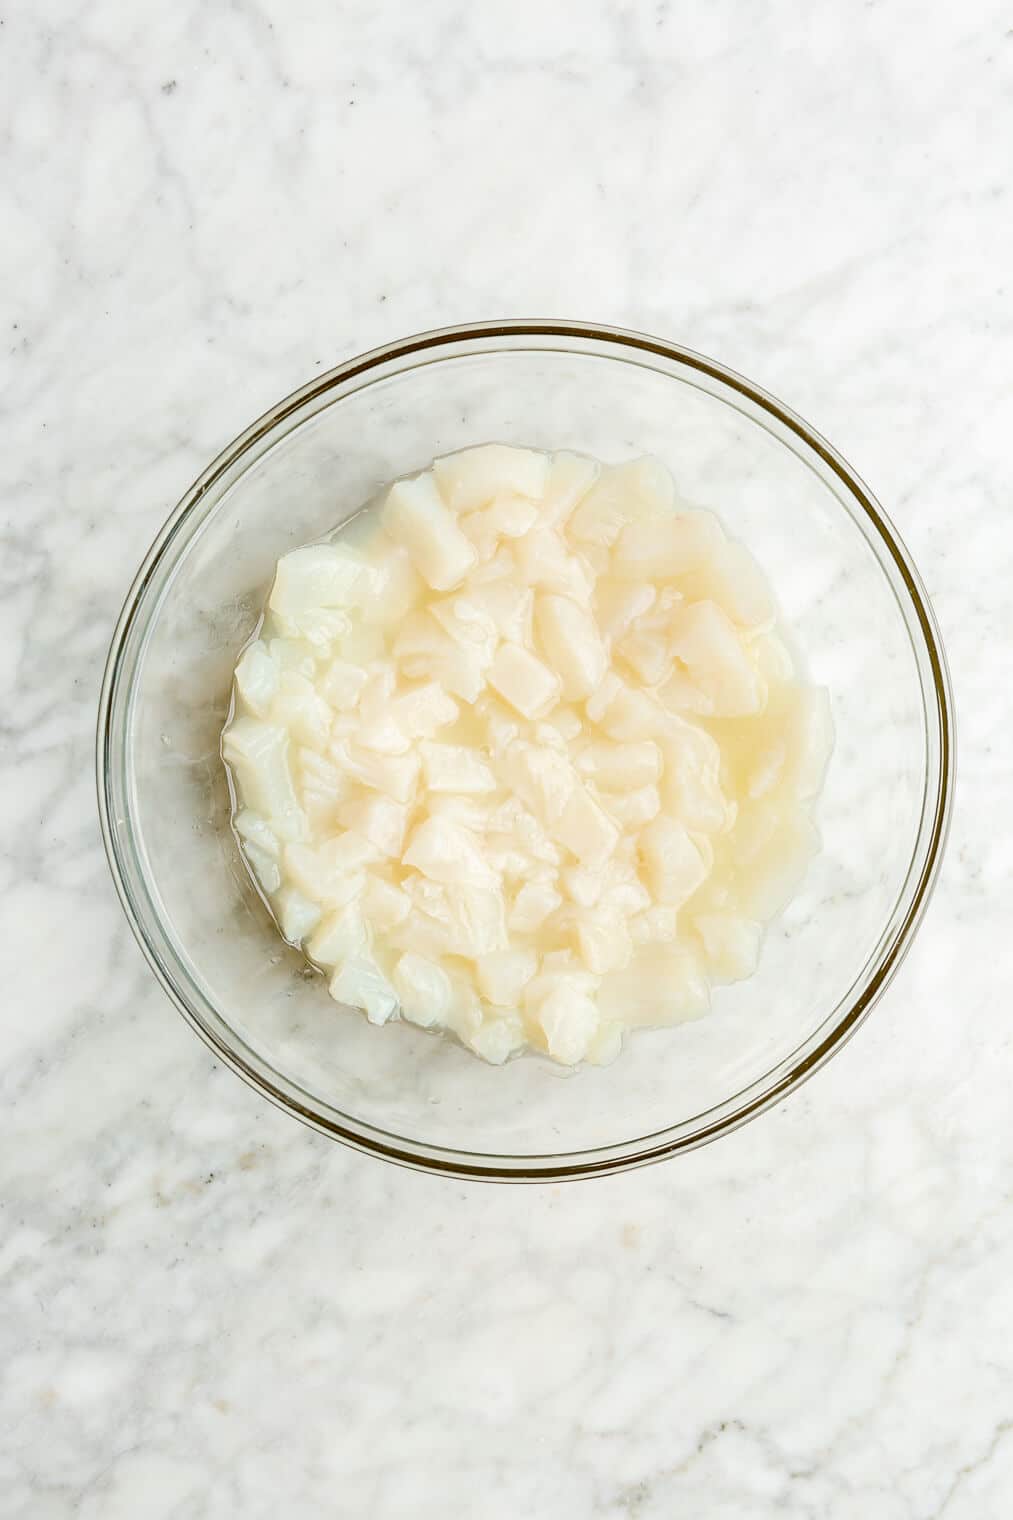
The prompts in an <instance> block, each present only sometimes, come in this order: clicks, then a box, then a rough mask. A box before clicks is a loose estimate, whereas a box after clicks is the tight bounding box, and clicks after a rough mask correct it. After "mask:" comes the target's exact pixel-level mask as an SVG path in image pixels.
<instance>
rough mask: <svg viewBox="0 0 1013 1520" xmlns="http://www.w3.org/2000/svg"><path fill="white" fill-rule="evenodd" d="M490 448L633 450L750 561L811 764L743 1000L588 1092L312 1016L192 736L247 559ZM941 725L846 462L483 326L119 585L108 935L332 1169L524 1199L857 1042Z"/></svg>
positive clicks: (735, 388)
mask: <svg viewBox="0 0 1013 1520" xmlns="http://www.w3.org/2000/svg"><path fill="white" fill-rule="evenodd" d="M491 440H498V441H501V442H505V443H518V444H527V445H531V446H533V447H535V448H540V449H557V448H570V449H575V450H577V451H579V452H582V453H588V454H593V455H596V456H597V457H599V458H601V459H604V460H606V461H608V460H618V459H623V458H628V457H629V456H631V455H635V454H642V453H652V454H657V455H659V456H660V457H661V458H662V459H664V460H665V461H666V462H667V464H668V465H669V466H670V468H671V469H672V471H673V473H674V475H675V477H676V481H677V483H678V486H679V488H680V492H681V495H682V496H683V498H685V499H688V500H689V501H691V502H693V503H695V504H696V505H699V506H707V507H713V508H714V509H715V510H716V511H717V512H718V513H719V514H720V516H721V517H722V519H723V520H724V522H725V525H726V527H727V528H728V530H729V531H730V532H731V533H732V534H733V535H735V536H736V537H739V538H741V539H742V540H743V541H744V542H745V543H746V544H747V545H748V546H749V548H750V549H751V550H752V551H753V552H754V553H755V555H756V556H757V558H758V559H759V561H760V563H761V564H762V565H763V566H764V568H765V570H766V571H767V574H768V575H769V577H770V579H771V581H772V583H773V586H774V588H775V590H776V592H777V594H778V596H779V598H780V602H781V606H782V609H783V613H784V617H785V620H786V624H787V626H788V627H789V629H790V630H791V632H792V633H793V635H794V637H795V639H796V641H797V645H798V648H799V649H800V650H801V651H802V652H803V654H804V658H805V660H806V662H807V664H808V669H809V674H810V676H811V678H812V679H813V680H814V681H816V682H819V683H822V684H825V685H826V686H828V687H829V688H830V693H831V698H832V702H833V711H834V721H835V725H836V733H837V739H836V747H835V750H834V753H833V757H832V759H831V763H830V768H829V772H828V775H827V780H826V786H825V789H824V791H823V794H822V798H821V801H820V804H819V811H818V820H819V825H820V829H821V832H822V838H823V849H822V852H821V853H820V855H819V856H818V857H817V859H816V860H815V861H814V863H813V865H812V866H811V868H810V870H809V873H808V875H807V877H806V879H805V883H804V885H803V887H802V888H801V890H800V891H799V893H798V895H797V896H796V897H795V899H794V900H793V901H792V903H791V905H790V906H789V908H788V909H787V911H786V912H785V913H784V914H783V916H782V917H781V918H780V919H779V920H777V921H776V922H775V923H774V924H773V925H772V927H771V928H770V929H769V931H768V933H767V935H766V938H765V941H764V947H763V953H762V957H761V962H760V967H759V970H758V972H757V973H756V975H755V976H753V977H752V978H751V979H750V980H749V981H746V982H742V983H740V984H738V985H736V986H732V987H728V988H723V989H721V990H719V991H717V992H716V994H715V998H714V1006H713V1009H712V1012H711V1014H710V1015H709V1016H708V1017H707V1018H705V1019H702V1020H700V1021H698V1022H696V1023H690V1024H686V1025H682V1026H679V1027H677V1028H669V1029H662V1030H658V1031H656V1032H652V1031H640V1032H638V1033H636V1034H634V1035H633V1036H632V1038H630V1039H628V1040H627V1042H626V1045H625V1047H624V1050H623V1052H622V1054H621V1056H620V1057H619V1059H618V1060H617V1061H616V1062H615V1063H614V1064H613V1065H611V1066H609V1067H605V1068H600V1069H599V1068H582V1069H579V1070H577V1071H572V1070H567V1069H563V1068H560V1067H558V1066H555V1065H553V1064H552V1063H551V1062H549V1061H547V1060H545V1059H543V1058H538V1057H531V1056H524V1057H521V1058H519V1059H516V1060H514V1061H511V1062H509V1063H508V1064H507V1065H505V1066H502V1067H492V1066H487V1065H485V1064H483V1063H482V1062H480V1061H479V1060H477V1059H476V1058H475V1057H474V1056H473V1055H471V1054H469V1053H468V1052H467V1051H465V1050H464V1049H463V1048H461V1047H460V1046H458V1045H457V1044H455V1043H453V1042H452V1041H450V1040H447V1039H441V1038H439V1037H437V1036H433V1035H431V1034H427V1033H425V1032H423V1031H422V1030H419V1029H418V1028H416V1027H415V1026H413V1025H410V1024H407V1023H397V1024H393V1025H388V1026H386V1027H384V1028H375V1027H373V1026H371V1025H370V1024H368V1023H367V1022H366V1020H365V1019H364V1018H363V1017H362V1016H361V1015H359V1014H353V1013H350V1012H346V1011H344V1010H342V1009H339V1008H337V1007H336V1006H335V1004H334V1003H333V1002H332V1001H331V1000H330V998H329V997H328V995H327V991H326V987H325V984H324V982H323V980H322V978H321V977H319V976H318V975H317V974H316V973H315V972H313V971H311V970H310V969H309V968H308V967H307V966H306V964H305V962H304V961H303V959H302V957H301V956H300V955H299V954H298V952H296V951H294V950H291V949H289V948H288V947H287V946H286V945H285V944H284V943H283V942H282V941H281V939H280V937H279V935H278V934H277V932H276V930H275V928H274V925H273V923H272V921H271V920H270V918H269V917H268V914H267V912H266V909H265V908H264V905H263V903H262V902H261V900H260V898H259V896H258V895H257V893H256V891H255V890H254V888H253V886H252V884H251V882H250V879H249V877H248V875H247V872H246V870H245V868H244V866H243V864H242V862H241V860H240V858H239V855H238V852H237V849H236V844H235V839H234V837H233V834H232V832H231V829H230V826H229V794H228V790H227V786H226V780H225V775H224V772H223V769H222V765H221V762H220V759H219V737H220V733H221V729H222V724H223V722H224V719H225V716H226V710H227V705H228V701H229V693H230V682H231V675H232V670H233V666H234V664H235V661H236V655H237V652H238V650H239V649H240V648H241V646H242V645H243V643H244V642H245V641H246V639H247V638H248V637H249V635H250V633H251V631H252V629H253V627H254V625H255V623H256V620H257V618H258V616H259V613H260V610H261V607H262V604H263V601H264V598H265V595H266V591H267V588H268V585H269V582H270V578H271V575H272V571H273V567H274V564H275V561H276V560H277V559H278V557H279V556H280V555H282V554H285V553H286V552H287V551H288V550H290V549H292V548H294V547H295V546H296V545H298V544H302V543H305V542H306V541H307V540H309V539H315V538H318V537H320V536H321V535H323V534H324V533H326V532H327V531H329V530H330V529H333V528H334V527H335V525H336V524H338V523H340V522H341V521H343V520H344V519H345V518H347V517H349V516H350V515H351V514H353V513H354V512H355V511H356V510H357V509H358V507H359V506H360V505H361V504H362V503H363V502H364V501H366V500H367V499H368V498H370V497H372V496H373V495H374V494H375V492H376V491H377V489H378V488H379V487H380V486H381V485H382V484H383V483H384V482H385V481H388V480H390V479H392V478H393V477H395V476H399V475H404V474H406V473H409V472H411V471H415V470H419V469H422V468H424V467H425V466H427V465H428V464H429V462H430V460H431V459H432V458H433V456H434V455H436V454H441V453H446V452H448V451H450V450H453V449H459V448H462V447H465V446H467V445H469V444H474V443H480V442H487V441H491ZM952 785H953V719H952V711H951V698H950V694H949V686H948V680H947V675H946V669H945V661H944V656H943V652H942V648H941V646H940V641H939V634H938V632H937V629H936V625H935V622H934V619H933V616H932V613H931V611H930V608H929V605H928V601H927V598H926V595H925V592H924V589H923V587H922V585H921V582H920V580H919V578H918V575H917V573H916V571H915V569H914V567H913V565H912V564H911V561H910V560H909V558H908V556H907V553H906V551H905V549H904V547H903V545H902V544H901V543H900V541H899V539H898V537H897V535H896V533H895V531H894V529H893V528H892V526H891V525H890V523H889V521H888V520H887V518H886V517H885V515H884V514H883V512H882V510H881V508H880V507H879V506H878V505H877V503H876V502H875V500H874V499H873V498H872V496H871V495H870V494H869V492H868V491H867V490H866V488H865V487H864V486H863V485H862V483H861V481H860V480H859V479H858V478H857V477H856V475H855V474H854V472H853V471H852V470H851V469H850V468H849V466H848V465H847V464H845V462H844V461H843V460H842V459H841V458H840V456H839V455H838V454H837V453H835V451H834V450H833V449H832V448H831V447H830V446H829V445H828V444H827V443H825V442H824V441H823V440H822V439H821V438H820V437H819V436H818V435H817V434H816V433H814V432H813V431H812V429H811V428H809V427H808V426H807V425H806V424H805V423H804V422H802V421H800V419H799V418H798V417H796V416H794V415H793V414H792V413H791V412H790V411H788V410H787V408H786V407H784V406H782V405H781V404H780V403H779V402H777V401H775V400H774V399H773V398H772V397H770V396H768V395H765V394H764V393H763V392H762V391H761V390H759V389H758V388H757V387H756V386H754V385H752V384H750V383H749V382H748V381H746V380H743V379H742V378H741V377H739V376H738V375H735V374H733V373H731V372H730V371H729V370H726V369H724V368H723V367H722V366H721V365H719V364H716V363H714V362H712V361H711V360H709V359H704V358H701V357H700V356H699V355H697V354H693V353H690V352H688V351H686V350H685V349H681V348H679V347H677V346H676V345H674V344H671V343H667V342H663V341H661V340H660V339H656V338H649V337H645V336H642V335H639V334H636V333H632V332H624V331H621V330H617V329H607V328H597V327H591V326H585V325H581V324H577V323H566V324H563V323H554V322H498V323H490V324H485V325H474V326H468V327H458V328H454V329H448V330H445V331H440V332H432V333H424V334H421V335H420V336H418V337H413V338H408V339H405V340H404V341H403V342H399V343H393V344H391V345H389V346H388V347H386V348H382V349H377V350H376V351H375V352H373V353H369V354H365V355H363V356H362V357H360V358H357V359H353V360H351V361H350V362H349V363H347V364H342V365H340V366H339V367H338V368H337V369H334V370H332V371H331V372H330V373H329V374H326V375H322V376H320V377H319V378H318V379H316V380H314V381H313V382H312V383H311V384H310V385H307V386H305V387H304V388H303V389H302V390H300V391H297V392H296V393H295V394H294V395H292V396H290V397H289V398H288V399H287V400H285V401H282V402H281V403H280V404H279V405H278V406H276V407H275V408H274V409H273V410H272V411H271V412H269V413H268V414H267V415H266V416H264V417H262V418H261V419H260V421H259V422H257V423H255V424H254V425H253V426H252V427H251V428H249V429H248V431H247V432H245V433H244V434H243V435H242V436H241V437H240V438H238V439H236V441H235V442H234V443H232V444H230V445H229V447H228V448H227V449H226V450H225V451H224V453H222V454H221V455H220V456H219V458H218V459H216V460H215V462H214V463H213V464H212V465H210V466H209V468H208V469H207V470H206V471H205V473H204V474H203V475H202V476H201V477H200V479H199V480H198V481H196V483H195V484H194V485H193V487H192V488H191V489H190V491H188V492H187V494H186V496H185V497H184V498H183V500H182V501H181V502H180V504H179V506H178V507H177V508H176V510H175V511H174V512H173V514H172V516H171V517H170V518H169V520H168V522H167V523H166V524H165V526H164V528H163V529H162V531H161V533H160V534H159V536H158V538H157V540H156V542H155V543H154V545H153V546H152V548H151V551H150V553H149V554H148V556H147V558H146V560H145V561H144V564H143V565H142V566H141V569H140V571H139V573H138V575H137V578H136V580H135V581H134V584H133V586H132V587H131V590H130V594H129V596H128V597H127V601H126V605H125V607H124V609H123V613H122V615H121V617H120V620H119V623H118V625H117V628H116V632H115V635H114V638H113V643H112V648H111V651H110V655H109V662H108V666H107V669H106V674H105V681H104V684H103V689H102V697H101V705H100V713H99V733H98V787H99V806H100V812H101V817H102V827H103V831H104V835H105V843H106V848H107V851H108V855H109V861H110V864H111V867H112V872H113V876H114V878H115V882H116V887H117V890H118V892H119V895H120V898H121V901H122V903H123V906H124V909H125V910H126V913H127V917H128V918H129V920H130V923H131V925H132V927H133V930H134V933H135V934H136V935H137V938H138V940H139V942H140V944H141V947H142V949H143V951H144V953H145V955H146V956H147V958H148V961H149V962H150V964H151V966H152V969H153V970H154V972H155V974H156V976H157V977H158V979H159V981H160V982H161V983H162V986H163V987H164V988H165V990H166V991H167V992H168V994H169V996H170V997H171V999H172V1000H173V1002H174V1003H175V1004H176V1006H177V1007H178V1008H179V1010H180V1012H181V1013H183V1014H184V1016H185V1017H186V1018H187V1019H188V1020H189V1021H190V1023H191V1024H192V1025H193V1027H194V1028H195V1029H196V1030H197V1032H198V1034H200V1035H201V1037H202V1038H203V1039H204V1040H205V1041H206V1042H207V1044H208V1045H209V1046H210V1047H211V1049H212V1050H213V1051H214V1053H215V1054H216V1056H217V1057H218V1058H219V1059H220V1060H222V1061H224V1062H226V1063H227V1064H228V1065H229V1066H231V1067H232V1068H233V1070H234V1071H237V1072H238V1073H239V1074H240V1075H241V1076H243V1077H245V1078H246V1080H247V1081H248V1082H249V1083H250V1084H251V1085H252V1086H253V1087H255V1088H257V1090H258V1091H259V1092H261V1093H263V1094H264V1095H265V1097H268V1098H270V1099H271V1100H272V1101H273V1102H275V1103H277V1104H278V1105H279V1106H280V1107H281V1108H283V1109H285V1110H286V1111H287V1112H289V1113H291V1114H294V1115H296V1116H297V1117H298V1118H300V1119H302V1120H304V1121H305V1122H306V1123H307V1124H310V1125H312V1126H313V1127H314V1128H316V1129H318V1130H320V1131H322V1132H323V1133H324V1134H327V1135H331V1136H333V1137H334V1138H335V1139H339V1140H344V1141H346V1142H347V1143H349V1144H351V1145H354V1146H357V1147H359V1148H360V1149H363V1150H367V1151H371V1152H373V1153H374V1154H376V1155H380V1156H384V1157H387V1158H388V1159H390V1160H393V1161H398V1162H401V1163H404V1164H407V1165H413V1166H418V1167H423V1168H427V1169H429V1170H432V1171H437V1172H445V1173H450V1174H453V1175H457V1176H467V1177H476V1178H488V1179H494V1178H495V1179H516V1180H529V1181H530V1180H538V1179H559V1178H570V1177H579V1176H586V1175H594V1174H601V1173H605V1172H610V1171H616V1170H619V1169H621V1168H623V1167H629V1166H635V1165H639V1164H642V1163H645V1162H648V1161H655V1160H659V1159H661V1158H662V1157H666V1156H672V1155H674V1154H676V1153H677V1152H679V1151H684V1150H688V1149H690V1148H692V1147H694V1146H697V1145H700V1144H702V1143H703V1142H704V1141H707V1140H712V1139H714V1138H715V1137H717V1136H718V1135H721V1134H724V1133H725V1132H726V1131H727V1130H730V1129H733V1128H735V1127H736V1126H737V1125H739V1124H741V1123H743V1121H744V1120H746V1119H748V1118H750V1117H752V1116H753V1115H755V1114H758V1113H760V1112H761V1111H762V1110H763V1109H765V1108H767V1107H769V1106H770V1105H771V1104H772V1103H774V1102H776V1101H778V1100H779V1099H781V1098H783V1097H784V1096H785V1095H786V1094H787V1093H789V1092H791V1090H792V1089H793V1088H795V1087H797V1086H798V1085H799V1083H801V1082H802V1081H803V1080H804V1078H805V1077H807V1076H808V1075H809V1074H810V1073H811V1072H813V1071H815V1070H816V1068H817V1067H818V1066H820V1065H821V1064H822V1063H823V1062H824V1061H825V1060H826V1059H827V1058H828V1057H829V1056H830V1055H831V1054H832V1053H833V1052H834V1051H835V1050H837V1049H839V1048H840V1046H841V1045H842V1044H843V1043H844V1041H845V1040H846V1039H847V1038H848V1037H849V1035H850V1034H851V1033H852V1032H853V1031H854V1030H855V1029H856V1028H857V1026H858V1025H859V1024H860V1023H861V1021H862V1020H863V1019H864V1018H865V1016H866V1015H867V1013H868V1012H869V1010H870V1008H871V1007H872V1005H873V1003H874V1002H875V1001H876V999H877V998H878V997H879V995H880V994H881V992H882V991H883V989H884V988H885V986H886V985H887V983H888V982H889V981H890V979H891V977H892V976H893V974H894V972H895V971H896V970H897V967H898V965H899V963H900V960H901V958H902V956H903V954H904V952H905V951H906V949H907V948H908V946H909V945H910V943H911V938H912V935H913V933H914V931H915V928H916V927H917V924H918V922H919V920H920V918H921V916H922V913H923V911H924V909H925V905H926V902H927V900H928V897H929V895H930V890H931V887H932V883H933V880H934V877H935V875H936V871H937V869H938V866H939V862H940V858H941V854H942V849H943V844H944V840H945V833H946V825H947V816H948V811H949V803H950V797H951V792H952Z"/></svg>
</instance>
